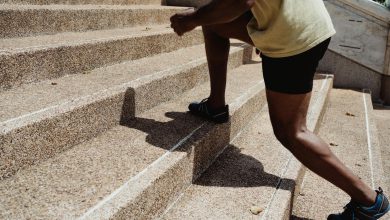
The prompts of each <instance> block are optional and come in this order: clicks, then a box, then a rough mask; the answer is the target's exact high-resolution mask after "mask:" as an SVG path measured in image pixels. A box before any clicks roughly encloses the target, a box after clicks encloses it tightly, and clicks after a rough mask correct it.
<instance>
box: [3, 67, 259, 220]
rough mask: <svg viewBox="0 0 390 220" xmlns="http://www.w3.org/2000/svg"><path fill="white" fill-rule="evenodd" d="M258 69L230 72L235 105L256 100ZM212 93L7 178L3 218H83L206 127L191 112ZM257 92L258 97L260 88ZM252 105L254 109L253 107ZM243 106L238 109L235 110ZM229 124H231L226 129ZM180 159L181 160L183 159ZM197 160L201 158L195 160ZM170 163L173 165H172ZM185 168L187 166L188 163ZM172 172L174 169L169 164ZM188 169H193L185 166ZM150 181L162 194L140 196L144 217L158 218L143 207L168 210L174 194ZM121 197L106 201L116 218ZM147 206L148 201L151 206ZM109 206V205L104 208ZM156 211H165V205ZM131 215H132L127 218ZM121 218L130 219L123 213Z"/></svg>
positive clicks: (197, 94) (200, 93)
mask: <svg viewBox="0 0 390 220" xmlns="http://www.w3.org/2000/svg"><path fill="white" fill-rule="evenodd" d="M255 70H260V68H259V64H255V65H246V66H242V67H240V68H239V69H237V70H234V71H232V72H231V73H230V76H231V77H232V79H231V80H229V83H228V90H227V97H226V98H227V101H228V103H231V104H232V105H236V106H237V104H234V103H237V102H239V103H242V105H245V104H246V103H247V102H243V101H242V100H243V98H242V97H243V96H244V97H246V96H247V97H251V96H250V95H249V96H248V95H246V91H248V88H253V86H255V85H257V84H259V83H260V80H261V76H260V71H259V72H258V73H255V72H254V71H255ZM233 77H234V80H233ZM259 89H260V88H259ZM208 90H209V84H208V83H205V84H202V85H200V86H197V87H196V88H195V89H193V90H190V91H188V92H186V93H184V94H183V95H181V96H180V97H178V98H177V99H175V100H172V101H169V102H167V103H164V104H162V105H159V106H157V107H155V108H153V109H151V110H149V111H147V112H145V113H143V114H141V115H139V116H138V117H137V118H136V119H135V120H134V121H132V122H130V123H128V124H126V125H125V126H117V127H115V128H113V129H111V130H109V131H107V132H105V133H104V134H102V135H100V136H98V137H97V138H94V139H92V140H90V141H88V142H86V143H83V144H80V145H77V146H75V147H74V148H72V149H70V150H68V151H65V152H63V153H62V154H61V155H58V156H56V157H53V158H51V159H49V160H46V161H45V162H42V163H40V164H39V165H35V166H32V167H30V168H27V169H25V170H22V171H20V172H18V173H17V174H16V175H15V176H13V177H11V178H8V179H5V180H2V181H1V182H0V192H1V194H2V195H5V196H2V197H1V198H0V200H1V204H2V206H0V209H1V211H0V213H1V214H0V218H6V219H26V218H33V219H35V218H39V219H63V218H74V217H75V216H81V215H83V214H84V213H85V212H86V211H87V210H88V209H89V208H91V207H92V206H94V205H96V203H97V202H99V201H102V199H103V198H107V196H108V195H110V194H111V193H112V192H113V191H114V190H116V189H117V188H118V187H120V186H122V184H123V183H125V182H126V181H127V180H128V179H129V178H131V177H132V176H134V175H136V174H137V173H139V172H140V171H141V170H143V169H144V168H145V167H147V166H148V165H149V164H150V163H151V162H153V161H154V160H155V159H157V158H158V157H159V156H161V155H162V154H164V153H165V152H166V150H167V149H170V148H171V147H172V146H173V145H175V144H176V143H178V142H179V141H180V140H181V139H182V138H183V137H185V136H186V135H188V133H190V132H191V131H193V130H194V129H195V128H197V127H198V126H199V125H201V124H204V122H203V121H202V120H201V119H200V118H198V117H194V116H191V115H189V114H188V113H186V108H187V105H188V102H190V101H193V100H199V99H202V98H204V97H206V96H207V95H208V92H209V91H208ZM251 92H256V93H257V94H258V93H259V92H260V90H256V91H251ZM263 95H264V94H263ZM244 100H245V99H244ZM247 107H248V108H252V106H251V105H249V106H247ZM242 108H243V107H236V109H237V110H236V111H235V112H238V111H240V109H242ZM253 111H256V109H253ZM257 111H258V109H257ZM235 112H231V113H232V114H233V116H232V117H234V114H235ZM253 113H254V112H252V114H253ZM206 125H207V126H206V127H204V128H205V129H206V130H205V131H203V132H206V131H207V130H208V132H206V133H203V134H207V133H209V132H210V131H212V130H214V129H215V128H217V130H215V131H216V132H217V134H218V135H221V137H222V134H224V136H225V137H227V140H228V139H229V132H228V131H229V129H227V130H226V129H222V130H221V128H219V129H218V127H219V126H214V125H212V124H206ZM227 125H229V124H226V125H225V126H227ZM210 129H212V130H210ZM218 130H219V131H218ZM226 131H227V132H226ZM221 132H222V133H221ZM204 137H205V136H203V135H200V134H198V136H194V137H192V140H191V143H193V144H190V145H189V146H187V147H189V148H188V149H189V150H191V149H193V146H199V144H201V143H202V141H201V140H203V139H204ZM206 139H208V137H206ZM214 139H215V138H214V137H212V138H211V139H209V141H208V142H207V141H206V142H205V143H208V145H207V146H208V147H210V146H212V145H211V144H212V143H218V142H215V140H214ZM223 142H225V141H223ZM219 144H222V143H219ZM204 147H206V146H204ZM180 152H188V151H187V150H185V149H182V148H180V149H178V154H179V155H180V154H181V153H180ZM206 152H207V151H206ZM196 153H199V151H197V152H194V153H192V154H196ZM178 157H179V158H180V156H178ZM174 158H176V157H173V159H174ZM193 158H197V157H196V156H193ZM164 163H169V161H165V162H164ZM180 167H182V168H183V167H184V165H183V166H179V168H180ZM167 168H171V167H169V166H168V167H167ZM183 170H184V171H188V169H184V168H183ZM189 171H190V172H191V175H188V173H187V174H185V173H184V174H183V173H180V172H179V171H177V172H179V173H180V175H187V177H189V178H190V179H188V178H187V184H189V183H188V181H191V179H192V172H193V169H189ZM146 173H148V172H146ZM148 178H150V176H148V177H147V178H146V180H145V179H143V178H142V177H141V178H140V179H139V180H137V181H141V182H142V181H149V184H151V185H152V186H154V185H153V184H154V183H156V184H157V186H154V187H158V189H159V190H160V192H159V193H152V194H147V195H149V197H142V198H139V197H136V199H138V200H141V203H139V205H138V208H139V209H140V212H139V213H138V214H145V215H153V214H154V213H153V210H149V211H150V212H148V213H142V211H145V210H144V209H143V208H142V207H153V206H154V205H153V204H156V203H157V204H159V205H161V206H162V207H165V206H166V205H167V204H165V206H164V204H160V200H161V202H163V201H164V199H165V198H159V197H164V196H167V197H169V196H172V195H171V193H172V192H171V191H169V190H168V191H164V190H165V189H166V188H167V187H166V186H165V185H164V184H162V185H161V179H159V177H158V176H157V177H156V176H154V178H157V180H158V181H157V182H155V181H152V183H150V181H151V180H149V179H148ZM166 178H167V179H165V181H168V180H169V181H171V182H172V181H175V178H173V176H170V175H167V177H166ZM180 178H181V177H180V176H179V177H178V178H177V179H180ZM169 181H168V182H169ZM137 183H138V182H137ZM165 184H166V182H165ZM142 187H145V186H143V185H142V184H141V185H140V184H137V185H136V186H134V187H130V188H129V190H130V191H131V192H130V194H131V195H133V194H134V193H136V192H133V191H134V190H135V191H137V190H138V189H139V188H142ZM149 187H151V186H148V188H146V189H145V190H146V192H142V193H148V190H149V191H150V190H152V191H153V187H152V189H150V188H149ZM133 188H134V189H133ZM168 188H169V187H168ZM132 190H133V191H132ZM117 196H120V195H116V196H114V197H113V201H111V200H110V201H106V202H108V203H109V204H108V206H109V207H111V209H110V211H111V212H110V213H109V214H115V213H116V212H117V211H118V208H119V207H120V206H115V201H116V200H115V201H114V199H115V198H117ZM150 196H155V197H156V196H157V198H156V199H157V200H155V199H150V198H151V197H150ZM145 198H146V199H147V200H146V201H145ZM148 198H149V199H148ZM142 199H144V200H142ZM168 200H169V199H168ZM110 202H113V203H110ZM142 202H146V203H147V205H145V203H142ZM103 207H105V206H104V205H103ZM155 208H159V206H156V207H155ZM97 210H99V209H97ZM136 211H137V210H134V211H133V212H132V213H133V214H134V212H136ZM138 211H139V210H138ZM123 213H124V214H126V213H128V212H122V213H121V214H123ZM130 214H131V213H130ZM130 216H139V215H130ZM130 216H127V218H129V217H130ZM117 217H118V218H124V216H122V215H120V216H117Z"/></svg>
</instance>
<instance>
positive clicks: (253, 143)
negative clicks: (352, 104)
mask: <svg viewBox="0 0 390 220" xmlns="http://www.w3.org/2000/svg"><path fill="white" fill-rule="evenodd" d="M323 82H324V79H323V80H316V81H315V83H314V90H315V92H314V94H313V101H312V103H316V99H317V98H318V97H319V94H320V93H326V92H327V91H326V90H322V91H320V92H319V88H320V87H321V84H322V83H323ZM314 105H315V104H311V111H313V110H314V111H320V109H315V108H314V107H313V106H314ZM291 156H292V155H291V153H289V151H287V150H286V149H285V148H284V147H283V146H282V145H281V144H280V143H279V142H278V141H277V139H276V138H275V137H274V134H273V129H272V126H271V122H270V119H269V116H268V110H267V108H264V109H263V110H262V111H261V112H260V113H259V115H258V116H257V117H256V118H254V119H253V120H252V122H251V123H250V124H249V125H248V127H246V128H245V129H244V130H243V131H242V133H241V134H239V136H238V137H237V138H236V139H235V140H234V141H233V142H231V144H230V146H229V147H228V148H227V149H226V150H225V151H224V153H222V154H221V156H220V157H218V159H217V160H216V162H215V163H213V165H211V167H210V168H209V169H208V170H207V171H206V172H205V173H203V175H202V176H201V177H200V178H199V179H198V180H196V181H195V182H194V184H192V185H191V186H190V187H189V188H188V189H187V190H186V191H185V192H184V193H183V195H182V197H181V198H180V199H179V200H178V201H177V202H176V204H174V205H173V206H172V208H171V209H169V210H168V211H167V212H166V213H165V215H164V216H163V219H184V218H185V219H252V218H254V217H255V216H254V215H253V214H252V213H251V211H250V209H251V207H252V206H256V207H259V208H261V209H262V210H263V211H262V212H261V213H260V216H262V215H265V213H266V212H267V208H268V206H269V204H270V203H271V201H272V199H273V195H274V194H275V193H276V187H277V186H278V185H279V184H280V181H281V179H282V180H283V182H284V184H282V185H281V186H282V188H281V189H280V190H286V191H287V190H289V189H284V188H283V186H285V185H295V181H296V179H289V178H286V177H285V176H284V174H285V170H286V168H287V167H286V166H287V163H288V161H289V158H291ZM284 208H285V207H283V205H282V203H281V206H280V209H284ZM280 212H284V210H280ZM271 214H272V213H271ZM262 219H281V218H275V216H272V215H271V216H268V217H264V216H262Z"/></svg>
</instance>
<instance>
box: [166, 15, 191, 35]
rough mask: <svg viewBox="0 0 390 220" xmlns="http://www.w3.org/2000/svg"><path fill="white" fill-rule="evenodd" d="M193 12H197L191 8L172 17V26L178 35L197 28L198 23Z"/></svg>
mask: <svg viewBox="0 0 390 220" xmlns="http://www.w3.org/2000/svg"><path fill="white" fill-rule="evenodd" d="M193 14H195V10H194V9H189V10H187V11H184V12H181V13H177V14H175V15H173V16H172V17H171V19H170V20H171V28H173V30H174V31H175V32H176V34H177V35H179V36H182V35H183V34H185V33H186V32H189V31H192V30H193V29H195V28H196V26H197V25H196V24H195V22H194V21H193V19H192V15H193Z"/></svg>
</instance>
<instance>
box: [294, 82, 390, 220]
mask: <svg viewBox="0 0 390 220" xmlns="http://www.w3.org/2000/svg"><path fill="white" fill-rule="evenodd" d="M364 95H365V94H364V93H362V92H358V91H353V90H343V89H333V90H332V92H331V95H330V101H329V103H330V104H329V107H328V109H327V111H326V113H325V116H324V120H323V123H322V124H321V127H320V129H319V135H320V136H321V137H322V138H323V139H324V140H325V141H326V142H327V143H329V144H331V145H333V146H331V150H332V152H334V153H335V154H336V156H337V157H339V158H340V160H341V161H342V162H343V163H344V164H345V165H346V166H347V167H348V168H350V169H351V170H352V172H353V173H354V174H356V175H357V176H359V177H360V178H361V179H362V180H363V181H364V182H365V183H367V184H368V185H369V186H370V187H372V188H376V187H378V184H379V183H378V182H377V181H376V180H375V176H374V177H372V176H371V165H370V156H369V147H368V140H369V139H368V137H369V136H368V134H367V127H366V126H367V124H366V114H367V116H368V117H370V112H368V111H366V110H365V104H364ZM369 101H371V100H369V98H368V99H367V100H366V102H367V104H369V105H371V103H370V102H369ZM371 131H372V130H371ZM371 131H370V133H371ZM370 136H371V135H370ZM371 138H372V137H370V140H371ZM371 143H372V144H376V143H375V141H371ZM371 147H372V150H373V149H375V148H374V146H371ZM373 155H375V154H373ZM373 159H374V160H376V158H375V157H374V158H373ZM379 170H380V169H379ZM379 170H377V167H375V168H374V170H373V172H374V173H375V172H379ZM374 175H375V174H374ZM318 186H321V187H318ZM389 187H390V186H382V188H384V189H385V190H386V189H388V188H389ZM387 192H388V191H387ZM349 200H350V197H349V196H348V195H347V194H346V193H344V192H343V191H341V190H340V189H338V188H337V187H335V186H333V185H332V184H330V183H328V182H327V181H325V180H323V179H322V178H320V177H319V176H317V175H316V174H314V173H313V172H311V171H307V172H306V174H305V177H304V180H303V183H302V187H301V193H300V194H299V196H298V198H297V201H296V202H295V204H294V210H293V214H294V216H295V217H303V218H308V219H326V218H327V216H328V215H329V214H331V213H338V212H341V211H342V210H343V206H345V205H346V204H347V203H348V202H349ZM324 204H326V205H324ZM384 219H386V217H384Z"/></svg>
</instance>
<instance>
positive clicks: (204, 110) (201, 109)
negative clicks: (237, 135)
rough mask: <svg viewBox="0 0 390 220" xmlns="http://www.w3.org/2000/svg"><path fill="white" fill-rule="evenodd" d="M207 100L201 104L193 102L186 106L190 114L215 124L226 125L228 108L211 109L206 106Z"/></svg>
mask: <svg viewBox="0 0 390 220" xmlns="http://www.w3.org/2000/svg"><path fill="white" fill-rule="evenodd" d="M207 100H208V99H207V98H206V99H203V100H202V101H201V102H193V103H191V104H190V105H189V106H188V109H189V110H190V112H191V113H192V114H194V115H197V116H201V117H203V118H205V119H207V120H210V121H213V122H215V123H226V122H228V121H229V106H228V105H225V106H223V107H221V108H218V109H212V108H210V106H209V105H208V104H207Z"/></svg>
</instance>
